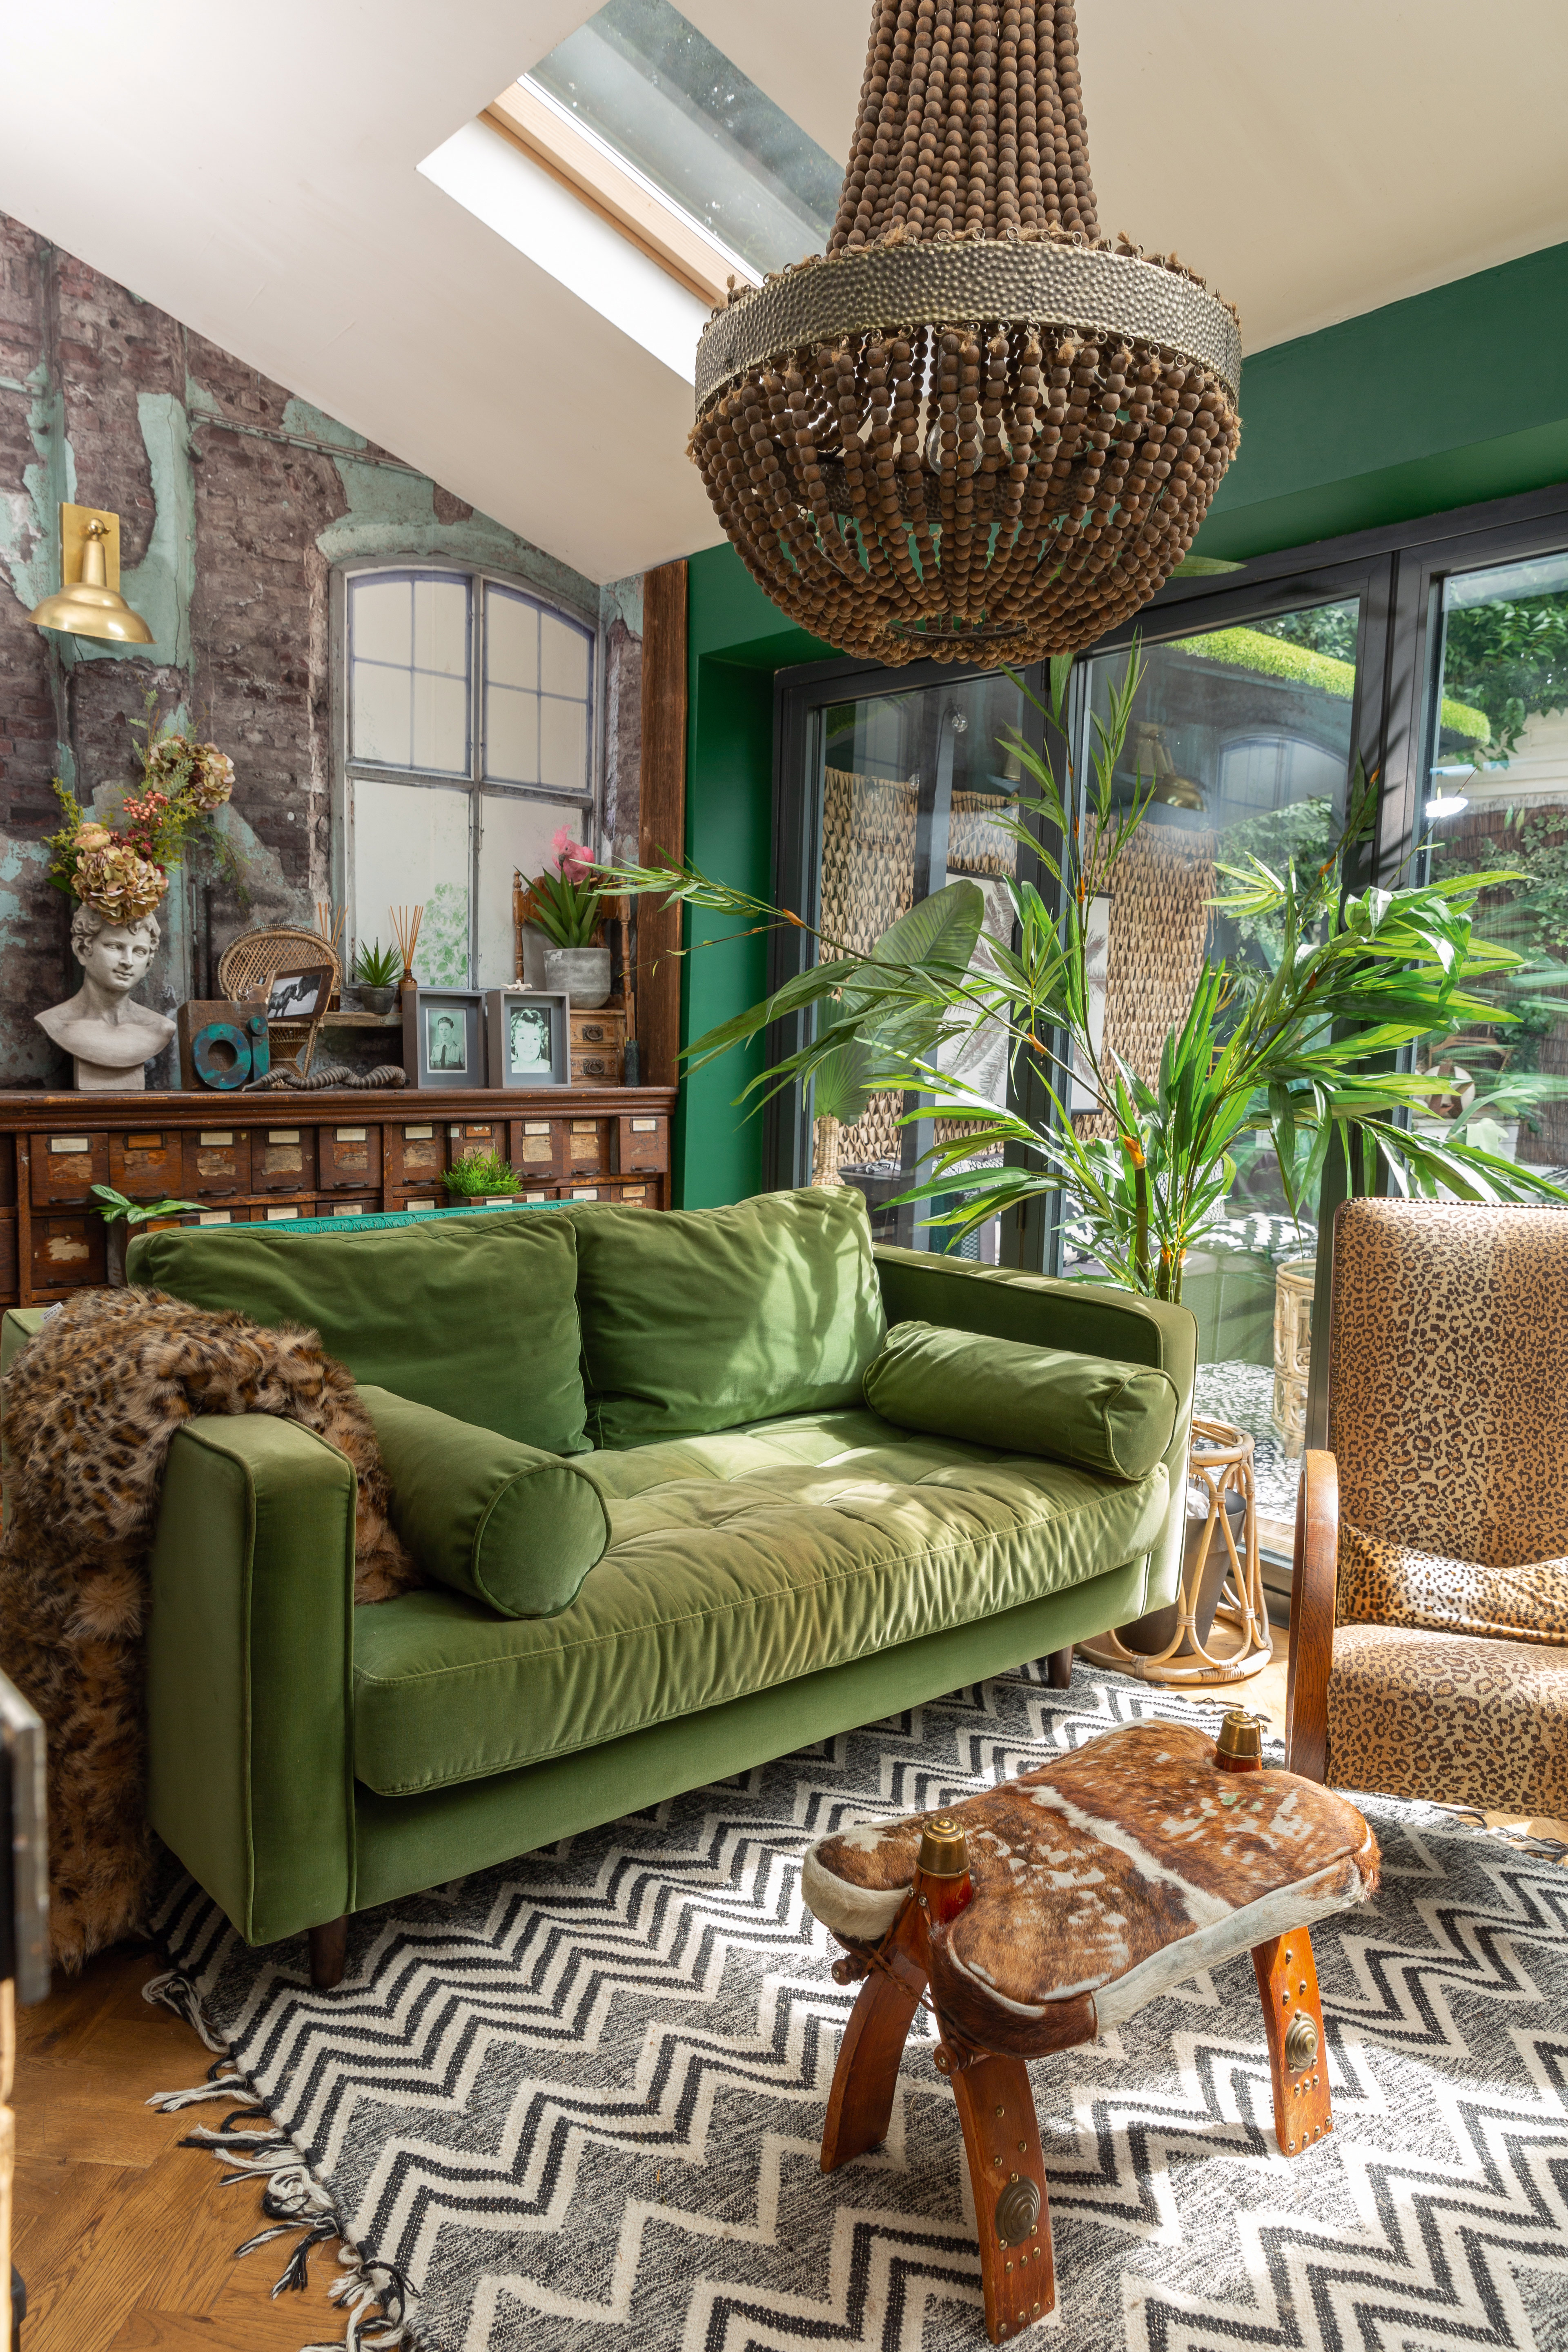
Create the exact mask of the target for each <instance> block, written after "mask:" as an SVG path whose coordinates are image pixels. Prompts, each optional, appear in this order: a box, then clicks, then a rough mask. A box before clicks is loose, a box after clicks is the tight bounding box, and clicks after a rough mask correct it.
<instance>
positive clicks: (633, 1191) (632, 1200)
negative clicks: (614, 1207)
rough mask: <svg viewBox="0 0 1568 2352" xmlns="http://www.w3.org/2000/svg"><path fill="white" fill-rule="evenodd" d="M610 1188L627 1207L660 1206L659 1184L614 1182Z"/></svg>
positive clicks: (654, 1207)
mask: <svg viewBox="0 0 1568 2352" xmlns="http://www.w3.org/2000/svg"><path fill="white" fill-rule="evenodd" d="M608 1189H609V1191H610V1192H611V1194H612V1195H613V1197H614V1198H615V1199H616V1200H617V1201H619V1202H622V1203H623V1205H624V1206H626V1207H627V1208H632V1209H657V1208H658V1185H657V1184H613V1185H611V1186H610V1187H609V1188H608Z"/></svg>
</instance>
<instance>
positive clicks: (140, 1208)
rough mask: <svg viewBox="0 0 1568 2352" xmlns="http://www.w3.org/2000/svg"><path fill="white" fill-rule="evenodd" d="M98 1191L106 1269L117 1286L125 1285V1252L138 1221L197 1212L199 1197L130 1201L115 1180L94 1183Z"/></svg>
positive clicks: (97, 1208)
mask: <svg viewBox="0 0 1568 2352" xmlns="http://www.w3.org/2000/svg"><path fill="white" fill-rule="evenodd" d="M92 1189H93V1191H94V1192H96V1193H97V1194H98V1195H99V1197H98V1199H97V1200H96V1201H95V1202H93V1204H92V1205H93V1208H94V1210H95V1211H96V1213H97V1214H98V1215H99V1216H100V1217H101V1218H102V1219H103V1223H104V1228H105V1261H106V1263H105V1269H104V1270H105V1272H106V1273H107V1275H108V1276H109V1280H110V1285H111V1286H113V1288H115V1289H116V1290H122V1289H123V1288H124V1286H125V1252H126V1249H127V1246H128V1245H129V1244H130V1240H131V1236H132V1234H133V1233H134V1232H135V1231H136V1228H137V1226H138V1225H145V1224H147V1223H150V1222H151V1221H152V1219H153V1218H154V1217H177V1216H181V1215H183V1214H184V1213H195V1211H197V1210H199V1209H200V1207H201V1202H199V1201H128V1200H127V1199H126V1197H125V1195H124V1193H123V1192H116V1191H115V1189H114V1187H113V1185H112V1184H95V1185H94V1186H93V1188H92Z"/></svg>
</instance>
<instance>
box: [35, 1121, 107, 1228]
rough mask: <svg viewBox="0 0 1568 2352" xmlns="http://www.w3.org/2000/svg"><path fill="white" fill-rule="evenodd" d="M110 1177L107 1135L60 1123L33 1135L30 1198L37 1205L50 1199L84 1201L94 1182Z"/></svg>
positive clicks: (42, 1204) (105, 1181)
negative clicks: (31, 1192) (50, 1129)
mask: <svg viewBox="0 0 1568 2352" xmlns="http://www.w3.org/2000/svg"><path fill="white" fill-rule="evenodd" d="M108 1181H109V1138H108V1136H107V1135H92V1134H89V1131H88V1130H87V1129H85V1128H80V1127H62V1128H59V1129H57V1130H56V1131H55V1132H54V1133H53V1134H44V1135H35V1136H34V1138H33V1199H34V1202H36V1203H37V1206H38V1207H39V1208H42V1207H44V1206H45V1205H46V1203H47V1202H53V1201H85V1200H87V1199H89V1196H90V1188H91V1187H92V1186H93V1185H94V1184H107V1183H108Z"/></svg>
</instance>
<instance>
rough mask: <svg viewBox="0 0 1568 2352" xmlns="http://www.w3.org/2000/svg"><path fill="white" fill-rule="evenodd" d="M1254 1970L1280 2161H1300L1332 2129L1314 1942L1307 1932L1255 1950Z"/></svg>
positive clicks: (1301, 1930)
mask: <svg viewBox="0 0 1568 2352" xmlns="http://www.w3.org/2000/svg"><path fill="white" fill-rule="evenodd" d="M1252 1965H1253V1968H1254V1969H1256V1971H1257V1974H1258V1998H1259V2000H1261V2001H1262V2003H1263V2022H1264V2026H1265V2028H1266V2029H1267V2032H1268V2070H1269V2073H1270V2074H1272V2076H1273V2078H1274V2137H1275V2138H1276V2139H1277V2140H1278V2141H1279V2152H1280V2154H1281V2155H1282V2156H1300V2155H1303V2154H1304V2153H1305V2151H1306V2150H1307V2149H1308V2148H1309V2147H1313V2146H1314V2145H1315V2144H1316V2142H1317V2141H1319V2140H1321V2139H1322V2138H1323V2137H1325V2136H1326V2135H1327V2134H1328V2133H1330V2132H1331V2131H1332V2130H1333V2127H1334V2119H1333V2116H1332V2115H1331V2113H1330V2111H1329V2045H1328V2040H1327V2037H1326V2035H1325V2034H1324V2032H1323V2009H1322V2003H1321V2001H1320V2000H1319V1999H1318V1970H1317V1964H1316V1962H1315V1961H1314V1960H1313V1958H1312V1939H1311V1937H1310V1936H1309V1934H1308V1933H1307V1930H1306V1929H1305V1927H1298V1928H1297V1929H1296V1931H1295V1933H1294V1934H1293V1935H1289V1936H1276V1937H1273V1939H1272V1940H1271V1941H1270V1942H1268V1943H1267V1944H1255V1945H1254V1946H1253V1950H1252Z"/></svg>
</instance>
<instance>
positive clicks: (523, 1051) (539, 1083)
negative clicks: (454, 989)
mask: <svg viewBox="0 0 1568 2352" xmlns="http://www.w3.org/2000/svg"><path fill="white" fill-rule="evenodd" d="M569 1011H570V1004H569V1001H568V999H567V998H566V996H565V995H564V994H563V992H560V991H558V990H553V989H547V988H491V989H487V990H486V992H485V1038H486V1045H487V1049H488V1051H487V1058H488V1064H489V1085H491V1086H492V1087H563V1086H566V1085H568V1084H569V1083H570V1080H571V1076H572V1037H571V1027H570V1024H569V1022H568V1019H567V1014H568V1013H569Z"/></svg>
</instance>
